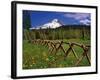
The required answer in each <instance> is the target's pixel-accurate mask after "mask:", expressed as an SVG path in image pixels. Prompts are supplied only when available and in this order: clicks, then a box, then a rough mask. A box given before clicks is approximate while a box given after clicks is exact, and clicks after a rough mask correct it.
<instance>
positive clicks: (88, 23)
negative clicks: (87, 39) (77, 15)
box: [80, 19, 91, 25]
mask: <svg viewBox="0 0 100 80" xmlns="http://www.w3.org/2000/svg"><path fill="white" fill-rule="evenodd" d="M80 23H82V24H85V25H90V23H91V21H90V20H89V19H84V20H80Z"/></svg>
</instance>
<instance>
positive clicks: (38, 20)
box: [23, 10, 91, 27]
mask: <svg viewBox="0 0 100 80" xmlns="http://www.w3.org/2000/svg"><path fill="white" fill-rule="evenodd" d="M28 14H29V15H30V21H31V27H38V26H41V25H43V24H45V23H48V22H51V21H52V20H53V19H58V20H59V21H60V22H61V23H62V24H64V25H74V24H75V25H80V24H81V25H83V24H84V25H90V24H91V14H90V13H77V12H76V13H75V12H74V13H73V12H52V11H26V10H24V11H23V19H25V17H26V15H28Z"/></svg>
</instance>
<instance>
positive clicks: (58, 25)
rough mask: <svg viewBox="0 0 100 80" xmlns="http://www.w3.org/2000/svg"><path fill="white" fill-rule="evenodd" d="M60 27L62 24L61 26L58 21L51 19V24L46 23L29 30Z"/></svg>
mask: <svg viewBox="0 0 100 80" xmlns="http://www.w3.org/2000/svg"><path fill="white" fill-rule="evenodd" d="M62 25H63V24H61V22H60V21H59V20H58V19H53V20H52V21H51V22H48V23H46V24H43V25H41V26H38V27H36V28H30V29H47V28H51V29H55V28H58V27H60V26H62Z"/></svg>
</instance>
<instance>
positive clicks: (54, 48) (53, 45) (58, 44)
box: [30, 40, 91, 66]
mask: <svg viewBox="0 0 100 80" xmlns="http://www.w3.org/2000/svg"><path fill="white" fill-rule="evenodd" d="M30 42H31V43H33V44H40V45H44V46H47V47H48V49H49V52H50V53H54V54H55V55H56V54H57V52H58V51H59V50H62V51H63V53H64V59H66V58H67V57H68V54H69V53H70V52H71V51H72V53H73V54H74V56H75V58H76V59H77V61H76V63H75V66H78V65H79V63H80V62H81V61H82V60H83V58H84V57H86V59H87V61H88V63H89V64H91V60H90V57H89V50H90V45H83V44H78V43H73V42H71V43H68V42H64V41H57V40H54V41H53V40H31V41H30ZM65 44H66V45H68V46H69V48H68V49H67V50H65V49H64V47H63V45H65ZM74 46H78V47H80V48H82V50H83V53H82V55H81V56H80V57H78V55H77V53H76V52H75V50H74V48H73V47H74Z"/></svg>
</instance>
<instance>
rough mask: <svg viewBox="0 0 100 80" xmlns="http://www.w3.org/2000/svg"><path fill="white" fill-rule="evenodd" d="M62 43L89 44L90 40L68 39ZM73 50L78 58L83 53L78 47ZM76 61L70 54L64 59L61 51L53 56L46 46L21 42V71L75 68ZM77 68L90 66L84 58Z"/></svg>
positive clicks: (65, 46)
mask: <svg viewBox="0 0 100 80" xmlns="http://www.w3.org/2000/svg"><path fill="white" fill-rule="evenodd" d="M64 41H66V42H77V43H80V44H90V40H81V39H69V40H64ZM63 47H64V49H65V50H67V49H68V48H69V46H68V45H63ZM74 50H75V52H76V53H77V55H78V57H80V56H81V55H82V53H83V50H82V48H80V47H77V46H74ZM89 56H90V51H89ZM76 61H77V59H76V58H75V57H74V55H73V54H72V52H70V54H69V55H68V57H67V58H65V59H64V53H63V51H61V50H59V51H58V52H57V54H56V55H55V54H54V53H50V52H49V49H48V47H46V46H43V45H37V44H32V43H28V42H27V40H24V41H23V69H42V68H60V67H75V63H76ZM78 66H90V64H89V63H88V61H87V59H86V58H84V59H83V60H82V62H81V63H80V64H79V65H78Z"/></svg>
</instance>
